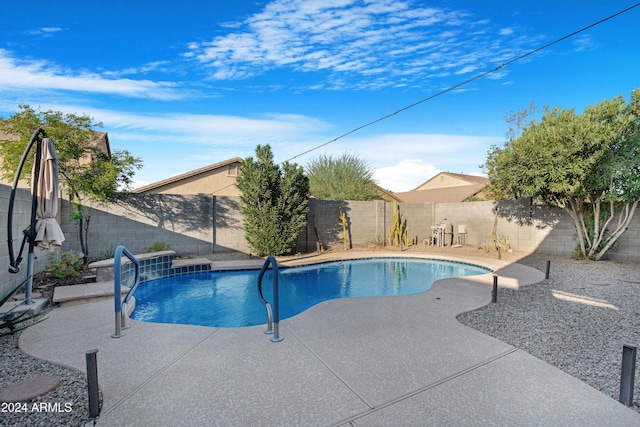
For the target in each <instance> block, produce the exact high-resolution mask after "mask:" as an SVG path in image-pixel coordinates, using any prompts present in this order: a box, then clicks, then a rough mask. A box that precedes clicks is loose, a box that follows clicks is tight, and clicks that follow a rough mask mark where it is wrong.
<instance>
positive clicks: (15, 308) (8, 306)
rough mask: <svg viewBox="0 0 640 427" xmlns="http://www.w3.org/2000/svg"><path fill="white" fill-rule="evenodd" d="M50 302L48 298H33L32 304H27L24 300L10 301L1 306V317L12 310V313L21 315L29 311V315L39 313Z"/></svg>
mask: <svg viewBox="0 0 640 427" xmlns="http://www.w3.org/2000/svg"><path fill="white" fill-rule="evenodd" d="M48 304H49V300H48V299H46V298H42V299H40V298H38V299H34V300H31V304H25V303H24V301H9V302H6V303H4V304H3V305H2V306H0V319H2V318H3V317H4V316H6V315H7V313H9V312H11V313H10V314H15V315H20V314H22V313H24V312H25V311H27V312H28V314H27V315H28V316H29V315H33V314H38V313H40V312H41V311H42V310H44V309H45V308H46V307H47V305H48Z"/></svg>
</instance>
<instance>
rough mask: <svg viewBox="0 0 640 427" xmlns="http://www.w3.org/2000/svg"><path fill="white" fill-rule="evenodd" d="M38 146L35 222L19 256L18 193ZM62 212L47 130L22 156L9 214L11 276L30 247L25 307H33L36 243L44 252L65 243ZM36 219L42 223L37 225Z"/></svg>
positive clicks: (33, 205) (36, 135)
mask: <svg viewBox="0 0 640 427" xmlns="http://www.w3.org/2000/svg"><path fill="white" fill-rule="evenodd" d="M34 145H35V146H36V159H35V162H34V164H33V175H32V186H31V194H32V195H31V218H30V219H31V221H30V225H29V226H28V227H27V229H25V230H24V231H23V240H22V245H21V246H20V252H19V253H18V256H17V257H16V256H14V252H13V206H14V202H15V197H16V189H17V187H18V181H19V179H20V173H21V171H22V168H23V166H24V164H25V161H26V159H27V157H28V155H29V151H30V150H31V147H33V146H34ZM57 211H58V159H57V155H56V152H55V150H54V149H53V144H52V143H51V139H49V138H47V135H46V133H45V131H44V130H43V129H38V130H36V131H35V132H34V133H33V136H32V137H31V140H30V141H29V144H28V145H27V148H26V149H25V151H24V153H23V154H22V159H21V160H20V164H19V165H18V170H17V171H16V176H15V178H14V181H13V186H12V187H11V195H10V196H9V209H8V214H7V243H8V249H9V272H10V273H13V274H15V273H18V272H19V271H20V268H19V265H20V262H21V261H22V250H23V249H24V246H25V243H27V242H28V243H29V252H28V257H27V279H26V285H25V300H24V303H25V304H32V301H31V288H32V286H33V258H34V256H33V249H34V247H35V245H36V242H37V244H38V246H39V247H41V248H43V249H51V248H55V247H59V246H60V245H61V244H62V242H63V241H64V235H63V234H62V230H61V229H60V225H59V224H58V222H57V221H56V219H55V216H56V214H57ZM36 217H38V218H39V219H38V220H37V221H36Z"/></svg>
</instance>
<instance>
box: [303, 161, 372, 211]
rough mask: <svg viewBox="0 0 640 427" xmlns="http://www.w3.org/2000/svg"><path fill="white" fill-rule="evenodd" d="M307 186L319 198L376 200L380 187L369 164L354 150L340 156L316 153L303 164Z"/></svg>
mask: <svg viewBox="0 0 640 427" xmlns="http://www.w3.org/2000/svg"><path fill="white" fill-rule="evenodd" d="M306 173H307V176H308V177H309V189H310V191H311V194H312V195H313V197H315V198H317V199H321V200H377V199H381V198H382V197H381V196H380V190H379V189H378V188H376V186H375V185H374V182H373V171H372V170H371V168H370V167H369V164H368V163H367V162H366V161H364V160H362V159H361V158H360V157H358V156H357V155H356V154H350V153H344V154H343V155H342V157H340V158H334V157H333V156H324V155H323V156H319V157H317V158H315V159H313V160H311V161H310V162H309V164H308V165H307V167H306Z"/></svg>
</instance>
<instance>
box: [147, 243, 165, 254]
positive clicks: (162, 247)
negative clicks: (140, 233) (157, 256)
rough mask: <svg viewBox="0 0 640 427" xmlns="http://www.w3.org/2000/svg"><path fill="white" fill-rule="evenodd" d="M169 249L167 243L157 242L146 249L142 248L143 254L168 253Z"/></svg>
mask: <svg viewBox="0 0 640 427" xmlns="http://www.w3.org/2000/svg"><path fill="white" fill-rule="evenodd" d="M169 249H171V247H170V246H169V244H168V243H167V242H162V241H158V242H154V243H153V244H152V245H151V246H149V247H148V248H144V252H145V253H149V252H161V251H168V250H169Z"/></svg>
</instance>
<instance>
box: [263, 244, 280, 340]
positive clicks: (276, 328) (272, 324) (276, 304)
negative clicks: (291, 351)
mask: <svg viewBox="0 0 640 427" xmlns="http://www.w3.org/2000/svg"><path fill="white" fill-rule="evenodd" d="M269 265H271V267H272V268H273V311H272V310H271V305H270V304H269V302H268V301H267V300H266V299H265V298H264V295H263V293H262V277H263V276H264V273H265V272H266V271H267V269H268V268H269ZM258 295H259V296H260V300H261V301H262V304H264V307H265V309H266V310H267V330H266V331H264V333H265V334H271V333H273V337H271V341H273V342H279V341H282V340H283V339H284V338H283V337H281V336H280V299H279V292H278V262H277V261H276V259H275V258H274V257H273V256H271V255H270V256H268V257H267V259H266V260H265V262H264V264H263V265H262V269H261V270H260V274H258ZM272 317H273V320H272Z"/></svg>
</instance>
